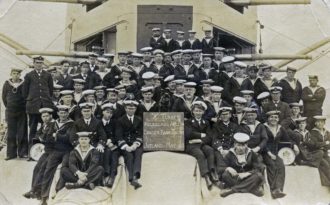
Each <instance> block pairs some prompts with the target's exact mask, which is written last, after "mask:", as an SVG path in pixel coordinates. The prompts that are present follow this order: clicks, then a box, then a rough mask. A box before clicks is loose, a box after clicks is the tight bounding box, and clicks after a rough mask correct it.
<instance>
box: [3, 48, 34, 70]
mask: <svg viewBox="0 0 330 205" xmlns="http://www.w3.org/2000/svg"><path fill="white" fill-rule="evenodd" d="M0 48H1V49H2V50H4V51H5V52H6V53H8V54H10V55H11V56H13V57H15V58H16V59H17V60H18V61H20V62H21V63H22V64H24V65H26V66H28V65H29V64H28V63H26V62H25V61H23V60H22V59H20V58H19V57H18V56H17V55H15V54H13V53H12V52H10V50H9V49H7V48H5V47H3V46H2V45H1V44H0ZM7 60H8V58H7ZM14 64H16V62H15V63H14ZM16 65H17V64H16Z"/></svg>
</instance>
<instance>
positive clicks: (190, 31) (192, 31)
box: [188, 30, 196, 33]
mask: <svg viewBox="0 0 330 205" xmlns="http://www.w3.org/2000/svg"><path fill="white" fill-rule="evenodd" d="M188 33H196V31H194V30H189V31H188Z"/></svg>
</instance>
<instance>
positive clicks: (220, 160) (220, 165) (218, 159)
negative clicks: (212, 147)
mask: <svg viewBox="0 0 330 205" xmlns="http://www.w3.org/2000/svg"><path fill="white" fill-rule="evenodd" d="M214 157H215V164H216V171H217V173H218V174H219V176H222V174H223V172H224V171H225V169H226V167H227V165H226V163H225V160H224V157H223V156H222V154H221V153H220V152H219V151H214Z"/></svg>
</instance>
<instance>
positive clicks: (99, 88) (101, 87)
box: [94, 85, 106, 91]
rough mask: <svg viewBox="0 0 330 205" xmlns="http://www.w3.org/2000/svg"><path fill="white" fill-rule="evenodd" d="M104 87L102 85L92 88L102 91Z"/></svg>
mask: <svg viewBox="0 0 330 205" xmlns="http://www.w3.org/2000/svg"><path fill="white" fill-rule="evenodd" d="M105 88H106V87H105V86H104V85H98V86H95V87H94V90H95V91H96V90H104V89H105Z"/></svg>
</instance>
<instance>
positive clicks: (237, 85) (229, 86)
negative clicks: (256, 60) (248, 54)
mask: <svg viewBox="0 0 330 205" xmlns="http://www.w3.org/2000/svg"><path fill="white" fill-rule="evenodd" d="M234 65H235V75H233V76H231V77H230V78H229V79H228V81H227V82H226V85H225V93H224V98H225V99H226V100H227V101H228V102H229V103H232V102H233V97H234V96H239V95H240V90H241V85H242V83H243V80H245V78H246V76H245V74H244V73H245V69H246V67H247V66H246V64H245V63H243V62H240V61H235V62H234Z"/></svg>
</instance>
